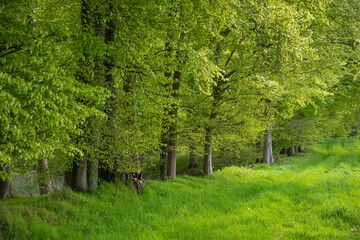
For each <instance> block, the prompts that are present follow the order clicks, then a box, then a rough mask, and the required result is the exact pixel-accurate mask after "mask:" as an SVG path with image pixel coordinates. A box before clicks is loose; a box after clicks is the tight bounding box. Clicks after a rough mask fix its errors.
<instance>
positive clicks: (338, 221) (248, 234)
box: [0, 138, 360, 239]
mask: <svg viewBox="0 0 360 240" xmlns="http://www.w3.org/2000/svg"><path fill="white" fill-rule="evenodd" d="M282 160H283V161H282V162H280V163H276V164H274V165H273V166H271V167H270V166H267V165H257V166H255V167H254V168H244V167H241V168H240V167H228V168H225V169H223V170H222V171H217V172H215V173H214V174H213V175H212V176H209V177H205V178H196V177H191V176H186V175H185V176H183V177H180V178H177V179H175V180H168V181H166V182H158V181H147V183H146V186H145V188H144V193H143V195H141V196H138V195H136V194H135V193H134V191H132V190H129V189H127V188H126V187H125V186H123V184H122V183H118V184H103V185H102V186H101V187H100V188H99V189H97V190H95V191H93V192H91V193H75V192H72V191H69V190H64V191H60V192H58V193H57V194H53V195H48V196H41V197H40V196H37V197H32V198H15V199H7V200H3V201H1V202H0V231H1V232H2V233H3V234H1V233H0V238H1V237H3V238H4V239H359V238H360V234H359V229H360V140H359V139H357V138H348V139H331V140H329V141H327V142H325V143H319V144H316V145H314V146H313V147H312V148H311V149H308V150H307V151H306V152H305V153H302V154H299V155H297V156H296V157H291V158H289V157H284V158H283V159H282Z"/></svg>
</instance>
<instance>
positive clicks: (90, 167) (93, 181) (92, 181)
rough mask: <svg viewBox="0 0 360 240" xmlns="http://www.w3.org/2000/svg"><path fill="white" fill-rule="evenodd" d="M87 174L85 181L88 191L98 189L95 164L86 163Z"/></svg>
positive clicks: (97, 167) (96, 166)
mask: <svg viewBox="0 0 360 240" xmlns="http://www.w3.org/2000/svg"><path fill="white" fill-rule="evenodd" d="M86 170H87V172H86V179H87V185H88V190H91V189H94V188H97V187H98V174H99V166H98V164H97V162H90V161H88V162H87V169H86Z"/></svg>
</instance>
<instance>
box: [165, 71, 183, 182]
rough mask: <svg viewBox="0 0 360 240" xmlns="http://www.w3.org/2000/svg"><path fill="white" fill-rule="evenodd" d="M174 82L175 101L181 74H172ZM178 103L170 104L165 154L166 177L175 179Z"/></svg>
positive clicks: (177, 95)
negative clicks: (169, 120) (166, 150)
mask: <svg viewBox="0 0 360 240" xmlns="http://www.w3.org/2000/svg"><path fill="white" fill-rule="evenodd" d="M173 79H174V82H173V84H172V97H173V99H174V100H175V101H177V100H178V99H179V90H180V81H181V72H180V71H175V72H174V77H173ZM178 108H179V106H178V103H177V102H176V103H173V104H171V110H170V111H169V115H170V117H171V119H172V120H171V122H170V123H169V138H168V154H167V171H166V175H167V177H169V178H176V147H177V117H178Z"/></svg>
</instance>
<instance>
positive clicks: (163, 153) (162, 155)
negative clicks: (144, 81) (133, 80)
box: [160, 44, 172, 181]
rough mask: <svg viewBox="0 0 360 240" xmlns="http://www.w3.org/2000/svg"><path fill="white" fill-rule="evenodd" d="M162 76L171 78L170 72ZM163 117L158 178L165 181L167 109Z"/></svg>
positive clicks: (167, 145) (167, 147)
mask: <svg viewBox="0 0 360 240" xmlns="http://www.w3.org/2000/svg"><path fill="white" fill-rule="evenodd" d="M166 48H168V44H166ZM168 51H170V50H168ZM164 76H165V77H166V78H168V79H170V78H172V72H166V73H165V74H164ZM167 87H169V84H165V88H166V89H167ZM164 114H165V117H164V118H163V121H162V129H161V147H160V178H161V180H163V181H165V180H166V177H167V158H168V152H169V120H168V117H169V115H170V113H169V109H168V108H167V107H165V108H164Z"/></svg>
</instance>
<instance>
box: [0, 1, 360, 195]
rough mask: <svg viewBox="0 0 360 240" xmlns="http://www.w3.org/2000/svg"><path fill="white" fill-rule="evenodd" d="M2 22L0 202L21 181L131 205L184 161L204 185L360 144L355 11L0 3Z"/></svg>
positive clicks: (333, 4) (282, 4)
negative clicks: (221, 171) (130, 197)
mask: <svg viewBox="0 0 360 240" xmlns="http://www.w3.org/2000/svg"><path fill="white" fill-rule="evenodd" d="M0 23H1V24H0V83H1V85H0V106H1V107H0V173H1V174H0V198H7V197H12V196H13V193H12V181H13V176H14V174H17V175H25V174H28V173H32V174H33V175H35V178H36V181H37V184H38V188H39V193H40V194H41V195H42V194H48V193H51V192H54V191H55V190H56V187H55V185H54V177H56V176H57V177H59V176H60V177H63V180H62V181H63V182H64V186H65V187H68V188H70V189H72V190H74V191H77V192H87V191H90V190H91V189H95V188H97V187H98V186H99V185H101V184H102V183H105V182H114V181H115V179H117V178H120V179H122V180H123V181H125V182H130V183H131V184H130V185H132V186H133V187H134V188H135V191H137V192H138V193H139V194H141V192H142V188H143V185H144V181H145V180H146V179H147V178H149V176H146V172H147V171H144V169H145V170H146V169H149V168H150V169H152V171H153V172H156V174H155V173H153V174H152V178H153V179H158V180H163V181H165V180H167V179H174V178H176V176H177V174H179V171H177V168H176V166H177V158H178V157H179V156H181V155H186V156H189V157H188V160H187V161H188V163H187V164H188V166H189V167H188V168H189V169H195V170H194V171H196V172H197V173H198V175H199V176H202V175H211V174H213V171H214V167H213V166H214V161H215V160H217V161H221V160H222V159H225V160H227V161H230V164H235V165H240V166H249V165H251V164H257V163H265V164H268V165H271V164H273V163H274V162H276V161H278V160H279V159H280V158H279V156H280V153H281V154H284V153H285V154H288V155H289V156H292V155H294V154H295V153H297V152H301V151H303V150H304V149H305V148H306V147H307V146H308V145H309V144H310V143H311V142H314V141H320V140H324V139H327V138H336V137H341V136H348V135H355V134H356V133H357V129H358V126H359V120H360V114H359V113H360V112H359V106H360V105H359V103H360V94H359V92H360V89H359V88H360V80H359V63H360V62H359V61H360V57H359V50H360V49H359V43H360V42H359V41H360V38H359V37H360V26H359V24H360V2H358V1H356V0H318V1H313V0H264V1H260V0H216V1H215V0H147V1H144V0H116V1H110V0H82V1H79V0H38V1H27V0H16V1H14V0H3V1H1V3H0ZM200 160H201V162H202V164H201V165H202V167H201V168H200V166H199V163H198V161H200Z"/></svg>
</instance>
